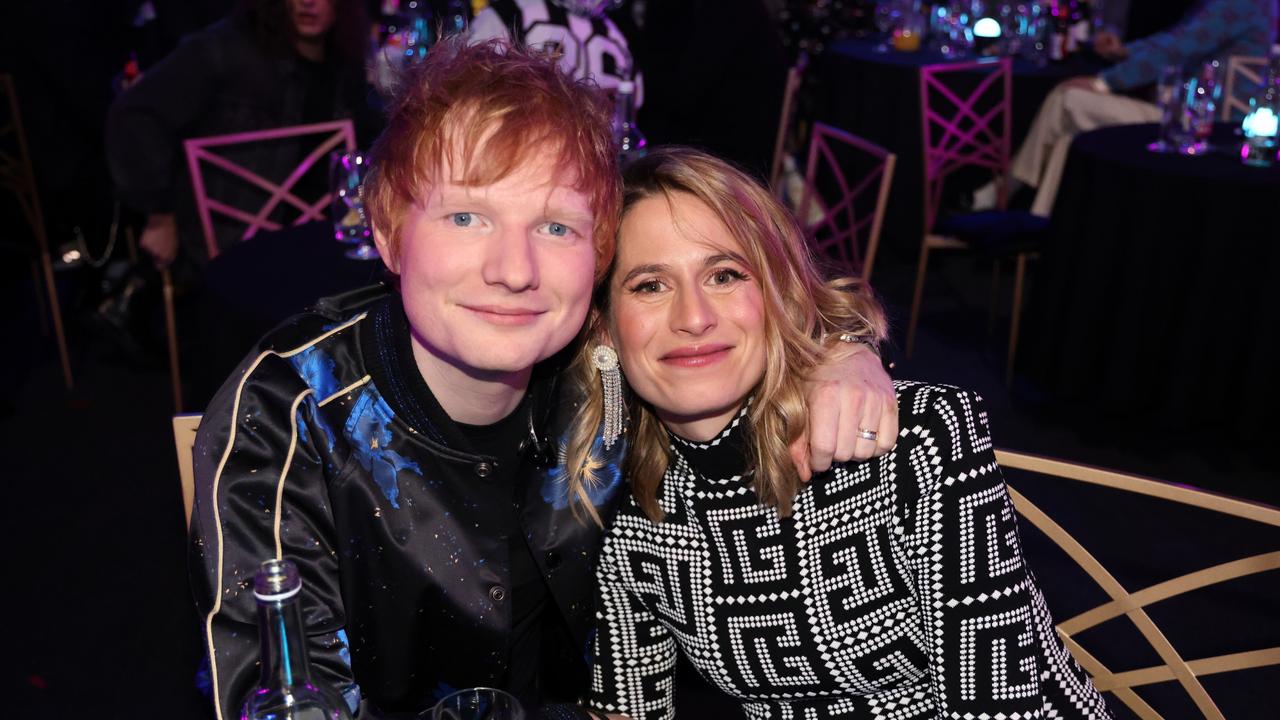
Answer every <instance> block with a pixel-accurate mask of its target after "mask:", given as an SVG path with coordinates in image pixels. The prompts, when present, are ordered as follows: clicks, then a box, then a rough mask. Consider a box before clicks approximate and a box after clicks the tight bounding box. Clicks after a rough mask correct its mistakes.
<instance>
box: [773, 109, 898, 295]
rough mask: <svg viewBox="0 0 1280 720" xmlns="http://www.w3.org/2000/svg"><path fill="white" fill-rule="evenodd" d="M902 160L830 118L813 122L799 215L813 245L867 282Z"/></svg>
mask: <svg viewBox="0 0 1280 720" xmlns="http://www.w3.org/2000/svg"><path fill="white" fill-rule="evenodd" d="M897 162H898V156H897V155H894V154H893V153H891V152H889V151H888V150H885V149H884V148H882V147H880V146H879V145H876V144H875V143H872V142H868V141H867V140H864V139H862V138H860V137H858V136H856V135H853V134H852V133H848V132H845V131H844V130H841V129H840V128H837V127H832V126H831V125H827V124H825V123H814V125H813V134H812V136H811V138H810V140H809V155H808V158H807V160H806V161H805V176H804V194H803V195H802V196H801V200H800V204H799V210H798V211H797V213H796V215H797V216H798V217H799V218H800V222H801V224H802V225H803V226H804V229H805V234H806V235H808V239H809V243H810V244H811V245H812V246H813V248H814V250H816V251H817V252H818V253H819V254H820V255H822V256H823V257H826V258H830V259H832V260H834V261H836V262H838V263H839V264H840V265H841V266H842V269H844V270H847V271H848V272H849V273H852V274H855V275H858V276H859V277H861V278H862V279H863V280H864V281H867V282H870V281H871V271H872V270H873V269H874V268H875V262H876V250H877V248H879V247H880V228H881V226H883V224H884V210H885V206H886V205H887V204H888V201H889V188H890V187H892V186H893V170H894V167H895V166H896V164H897ZM850 177H852V178H853V179H852V180H850ZM823 191H825V193H826V195H825V196H823V194H822V192H823Z"/></svg>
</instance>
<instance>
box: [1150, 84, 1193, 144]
mask: <svg viewBox="0 0 1280 720" xmlns="http://www.w3.org/2000/svg"><path fill="white" fill-rule="evenodd" d="M1184 91H1185V88H1184V81H1183V78H1182V68H1180V67H1178V66H1176V65H1167V66H1165V67H1164V68H1162V69H1161V70H1160V77H1159V80H1158V81H1157V82H1156V105H1157V106H1158V107H1159V108H1160V136H1159V138H1158V139H1157V140H1156V141H1155V142H1153V143H1151V144H1150V145H1148V146H1147V149H1148V150H1150V151H1152V152H1161V153H1168V152H1177V151H1178V149H1179V147H1180V146H1181V144H1182V141H1183V140H1184V138H1183V137H1182V134H1181V132H1180V128H1181V120H1182V106H1183V100H1184V98H1185V95H1184Z"/></svg>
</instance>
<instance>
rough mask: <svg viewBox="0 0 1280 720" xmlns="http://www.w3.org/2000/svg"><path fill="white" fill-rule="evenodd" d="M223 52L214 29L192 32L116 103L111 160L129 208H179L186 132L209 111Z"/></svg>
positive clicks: (111, 114)
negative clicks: (176, 193) (179, 178)
mask: <svg viewBox="0 0 1280 720" xmlns="http://www.w3.org/2000/svg"><path fill="white" fill-rule="evenodd" d="M222 54H223V53H222V51H221V49H220V47H219V45H218V43H217V42H216V38H214V37H212V36H211V33H210V31H205V32H201V33H198V34H196V35H193V36H190V37H188V38H186V39H184V40H183V41H182V42H181V43H179V44H178V46H177V47H176V48H174V50H173V52H171V53H170V54H169V55H168V56H166V57H165V58H164V59H163V60H161V61H160V62H159V63H157V64H156V65H155V66H154V67H152V68H151V69H150V70H147V71H146V72H145V73H144V74H143V75H142V77H141V78H140V79H139V80H138V82H137V84H135V85H133V86H132V87H130V88H129V89H128V90H125V91H124V92H122V93H120V95H119V96H118V97H117V98H116V99H115V102H113V103H112V104H111V108H110V110H109V111H108V113H107V124H106V149H107V164H108V166H109V168H110V169H111V178H112V180H113V181H114V182H115V185H116V192H117V193H118V194H119V196H120V199H121V200H122V201H123V202H124V203H125V204H126V205H128V206H129V207H132V208H134V209H135V210H138V211H140V212H144V213H162V212H172V211H173V205H174V198H173V193H174V186H175V181H176V178H175V176H174V173H176V172H185V170H184V169H183V163H184V162H185V160H184V159H183V158H182V157H181V155H182V140H183V137H184V130H185V129H186V128H188V127H189V126H191V125H192V123H194V122H195V121H196V120H197V119H199V118H200V117H201V116H202V115H203V114H204V113H205V112H206V111H207V108H208V105H209V103H210V102H211V101H212V98H213V97H214V94H215V92H216V83H217V82H218V76H219V74H220V71H219V69H218V68H219V67H220V66H221V65H222V64H223V58H222Z"/></svg>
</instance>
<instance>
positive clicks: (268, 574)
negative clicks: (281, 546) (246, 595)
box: [253, 559, 302, 602]
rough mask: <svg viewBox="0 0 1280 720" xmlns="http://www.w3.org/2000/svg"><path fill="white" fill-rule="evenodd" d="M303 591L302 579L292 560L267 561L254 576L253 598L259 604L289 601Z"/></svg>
mask: <svg viewBox="0 0 1280 720" xmlns="http://www.w3.org/2000/svg"><path fill="white" fill-rule="evenodd" d="M301 589H302V577H301V576H300V575H299V574H298V566H297V565H295V564H294V563H293V561H292V560H275V559H271V560H267V561H265V562H263V563H262V565H261V566H260V567H259V568H258V572H257V574H256V575H254V576H253V596H254V597H255V598H257V599H258V601H259V602H279V601H281V600H288V599H289V598H291V597H293V596H294V595H297V594H298V591H299V590H301Z"/></svg>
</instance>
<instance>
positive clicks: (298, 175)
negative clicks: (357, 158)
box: [183, 120, 356, 259]
mask: <svg viewBox="0 0 1280 720" xmlns="http://www.w3.org/2000/svg"><path fill="white" fill-rule="evenodd" d="M309 136H310V137H313V138H314V139H316V140H318V144H317V145H315V146H314V147H313V149H311V150H310V152H308V153H307V154H306V155H305V156H303V158H302V161H301V162H299V163H298V165H297V166H296V167H294V168H293V169H292V170H291V171H290V172H289V173H288V174H287V175H286V176H285V177H283V178H264V177H262V176H261V175H259V174H258V173H256V172H254V171H253V170H250V169H248V168H246V167H244V166H243V165H241V164H239V163H237V162H235V161H232V160H230V159H228V158H227V157H226V156H225V154H224V153H225V152H226V151H227V150H228V149H231V148H237V149H240V150H242V149H243V146H245V145H253V144H257V145H259V146H266V145H268V144H269V143H273V142H280V141H286V140H291V139H300V138H304V137H309ZM183 146H184V148H185V150H186V155H187V169H188V171H189V172H190V173H191V186H192V190H193V192H194V194H195V201H196V213H197V214H198V215H199V217H200V227H201V230H202V231H203V232H204V239H205V243H206V245H207V247H208V250H209V258H210V259H212V258H213V257H215V256H216V255H217V254H218V242H217V236H216V234H215V231H214V222H213V218H214V213H217V214H218V215H219V216H220V218H222V219H230V220H231V221H234V222H235V223H238V224H241V225H244V226H245V227H244V231H243V233H241V235H240V239H241V240H248V239H249V238H251V237H253V236H254V234H255V233H257V232H258V231H259V230H262V229H267V230H279V229H280V227H281V223H280V222H279V221H277V220H275V219H273V216H274V215H275V213H276V211H277V209H278V208H281V206H282V204H283V205H286V206H291V207H292V208H293V210H294V211H295V212H296V213H297V217H296V218H295V219H294V221H293V222H294V224H302V223H304V222H308V221H311V220H323V219H324V217H325V214H324V213H325V209H326V208H327V206H328V204H329V201H330V196H329V193H327V192H326V193H325V194H324V195H323V196H322V197H320V198H307V199H304V198H300V197H298V196H297V195H296V194H295V193H294V191H293V190H294V186H295V185H297V183H298V181H299V180H301V179H302V178H303V176H305V175H306V174H307V172H308V171H310V170H311V168H312V167H313V166H314V165H315V164H316V162H317V161H319V160H321V159H323V158H325V157H327V156H328V154H329V152H330V151H331V150H334V149H335V148H337V147H339V146H342V147H344V148H345V149H346V150H348V151H350V150H354V149H355V147H356V134H355V129H354V127H353V126H352V124H351V121H350V120H335V121H333V122H323V123H314V124H311V125H295V126H292V127H283V128H274V129H271V130H255V131H251V132H242V133H233V134H230V135H214V136H210V137H202V138H192V139H190V140H187V141H185V142H184V143H183ZM210 168H216V169H217V170H219V171H221V172H223V173H225V174H228V175H231V176H233V177H235V178H237V179H239V180H241V181H243V183H244V184H245V185H248V186H252V187H254V188H256V189H257V190H258V195H259V196H261V197H263V198H264V199H263V201H262V204H261V205H260V206H258V207H250V208H246V207H235V206H234V205H232V204H231V203H230V202H228V201H227V199H226V198H215V197H210V196H209V193H208V192H207V188H208V183H207V182H206V175H205V174H206V172H208V171H209V169H210ZM326 186H327V182H326Z"/></svg>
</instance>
